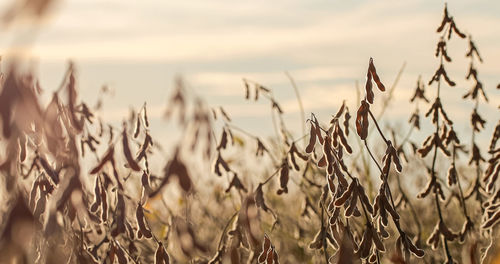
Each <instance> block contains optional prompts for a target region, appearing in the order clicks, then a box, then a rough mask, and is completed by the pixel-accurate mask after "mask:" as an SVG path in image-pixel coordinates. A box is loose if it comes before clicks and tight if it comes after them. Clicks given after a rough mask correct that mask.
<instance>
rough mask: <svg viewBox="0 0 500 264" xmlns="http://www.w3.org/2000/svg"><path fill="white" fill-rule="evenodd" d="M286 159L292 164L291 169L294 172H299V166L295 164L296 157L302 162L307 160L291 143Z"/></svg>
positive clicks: (293, 143)
mask: <svg viewBox="0 0 500 264" xmlns="http://www.w3.org/2000/svg"><path fill="white" fill-rule="evenodd" d="M288 157H289V158H290V162H291V163H292V166H293V169H294V170H296V171H300V167H299V164H297V159H296V157H299V158H300V159H301V160H303V161H307V160H308V158H307V156H306V155H304V154H303V153H301V152H300V151H299V150H298V149H297V146H296V145H295V142H292V145H291V146H290V150H288Z"/></svg>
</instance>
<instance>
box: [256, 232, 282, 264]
mask: <svg viewBox="0 0 500 264" xmlns="http://www.w3.org/2000/svg"><path fill="white" fill-rule="evenodd" d="M257 261H258V263H259V264H260V263H265V264H279V263H280V262H279V256H278V252H276V248H275V247H274V245H273V244H272V243H271V240H270V239H269V237H268V236H267V234H264V241H262V251H261V253H260V254H259V257H258V258H257Z"/></svg>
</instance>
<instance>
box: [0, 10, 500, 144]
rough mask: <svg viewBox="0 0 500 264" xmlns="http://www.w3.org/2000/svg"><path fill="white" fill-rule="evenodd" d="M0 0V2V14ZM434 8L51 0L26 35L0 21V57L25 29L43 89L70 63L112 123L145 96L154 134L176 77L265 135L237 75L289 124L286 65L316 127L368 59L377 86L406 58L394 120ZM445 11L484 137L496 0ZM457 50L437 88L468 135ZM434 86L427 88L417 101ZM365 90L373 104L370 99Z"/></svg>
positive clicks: (294, 111)
mask: <svg viewBox="0 0 500 264" xmlns="http://www.w3.org/2000/svg"><path fill="white" fill-rule="evenodd" d="M7 5H8V1H2V3H0V10H3V9H4V8H5V7H6V6H7ZM443 8H444V2H442V1H435V0H425V1H323V0H308V1H299V0H287V1H282V0H276V1H272V2H269V1H261V0H255V1H228V0H212V1H206V0H193V1H164V0H162V1H160V0H142V1H135V0H66V1H62V0H61V1H59V3H58V4H57V7H56V8H55V9H54V12H53V13H52V15H51V17H50V18H49V19H47V21H45V22H44V23H43V25H42V26H40V28H39V30H38V31H37V32H36V33H32V32H30V33H26V29H25V28H24V27H23V26H22V25H11V26H10V27H3V28H1V29H0V53H2V54H3V53H6V54H8V53H9V50H12V47H13V46H15V45H14V44H13V43H17V40H18V39H19V35H20V33H19V32H24V33H25V34H28V35H29V36H30V38H32V39H33V40H34V41H32V42H30V45H29V46H28V48H27V50H29V53H30V56H32V58H33V61H35V62H36V65H37V66H36V69H37V72H38V75H39V78H40V80H41V84H42V87H43V88H44V89H46V90H47V91H51V90H55V89H56V88H57V86H58V85H59V83H60V81H61V79H62V76H63V74H64V71H65V68H66V66H67V61H68V60H70V59H71V60H73V61H74V62H75V63H76V66H77V70H78V77H79V88H80V96H81V98H82V99H83V100H85V101H88V102H95V100H96V96H97V94H98V91H99V89H100V88H101V87H102V86H103V85H108V86H109V87H111V88H112V89H113V90H114V96H113V97H108V98H106V100H105V102H104V105H105V108H104V110H103V111H102V112H101V113H100V115H101V116H102V117H103V118H104V119H106V120H108V121H112V122H120V121H121V120H122V119H123V118H124V117H125V116H126V115H127V113H128V110H129V108H130V107H131V106H132V107H135V108H139V107H140V106H142V104H143V102H147V104H148V110H149V114H150V116H151V118H152V119H153V120H152V122H153V123H157V124H158V125H157V127H156V128H157V129H158V131H159V132H157V133H163V132H164V128H162V127H163V126H162V125H161V124H163V123H164V121H162V120H161V116H162V114H163V112H164V110H165V106H166V102H167V98H168V95H169V94H170V92H171V90H172V88H173V85H174V78H175V76H178V75H180V76H182V77H183V78H184V80H185V81H186V83H187V84H188V86H189V87H190V89H191V90H192V91H194V92H195V93H196V94H198V95H199V96H201V97H202V98H204V100H205V101H206V102H207V103H208V104H209V105H211V106H213V107H217V106H223V107H224V108H225V109H226V110H227V112H228V113H229V114H230V115H231V116H232V118H233V120H234V122H235V124H237V125H239V126H241V127H243V128H245V129H248V130H250V131H251V132H254V133H256V134H260V135H266V134H269V133H272V124H271V120H270V117H269V105H268V103H266V102H264V101H260V102H249V101H245V100H244V86H243V82H242V78H248V79H251V80H255V81H257V82H259V83H261V84H263V85H265V86H266V87H269V88H271V89H272V90H273V92H274V94H275V96H276V98H277V99H278V101H279V102H281V104H282V107H283V110H284V112H285V119H286V120H287V122H288V123H289V127H290V128H291V129H292V130H295V131H300V128H301V121H300V118H299V116H300V112H299V107H298V104H297V99H296V97H295V94H294V93H293V89H292V87H291V85H290V82H289V80H288V78H287V77H286V75H285V72H289V73H290V74H291V76H293V78H294V79H295V81H296V82H297V85H298V87H299V91H300V94H301V97H302V101H303V103H304V107H305V112H306V115H309V113H311V112H314V113H317V114H318V116H319V117H320V119H321V120H324V122H325V123H326V122H328V120H329V117H330V115H331V114H334V113H335V112H336V110H337V109H338V107H339V106H340V105H341V104H342V101H343V100H347V101H346V102H347V104H348V105H349V106H350V109H351V111H352V112H353V111H355V109H356V106H357V104H358V103H359V102H358V101H357V97H356V94H357V93H356V82H358V83H359V86H360V87H363V85H364V82H365V76H366V70H367V67H368V60H369V58H370V57H373V58H374V61H375V65H376V67H377V70H378V72H379V74H380V76H381V79H382V82H384V83H385V84H386V86H388V87H390V86H391V85H392V83H393V82H394V80H395V78H396V75H397V73H398V71H399V70H400V69H401V67H402V65H403V64H405V65H406V66H405V68H404V72H403V74H402V77H401V79H400V81H399V83H398V85H397V86H396V89H395V92H394V100H393V101H392V103H391V105H390V107H389V109H388V111H387V113H386V114H385V115H384V117H383V119H384V120H385V121H388V122H389V123H390V124H392V125H397V124H404V123H405V122H406V121H407V119H408V118H409V116H410V114H411V112H412V111H413V109H414V106H413V105H410V104H409V102H408V99H409V98H410V96H411V94H412V92H413V89H414V87H415V84H416V80H417V78H418V76H419V75H421V76H422V79H423V80H424V81H428V80H429V79H430V77H431V76H432V75H433V73H434V71H435V70H436V68H437V66H438V60H437V59H436V58H435V57H434V51H435V45H436V43H437V41H438V39H439V35H438V34H436V32H435V31H436V28H437V26H438V25H439V23H440V22H441V18H442V15H443ZM448 9H449V12H450V14H451V15H453V16H454V17H455V21H456V23H457V26H458V27H459V28H460V29H461V30H462V31H464V32H466V33H467V34H471V35H472V36H473V40H474V41H475V42H476V44H477V46H478V49H479V51H480V52H481V55H482V56H483V58H484V63H483V64H480V65H478V72H479V77H480V79H481V80H482V81H483V83H484V86H485V89H486V92H487V94H488V95H489V97H490V103H489V105H484V106H481V108H480V113H482V114H483V115H485V116H486V117H489V120H492V122H490V123H488V124H487V129H486V131H485V132H484V134H485V135H487V137H488V138H489V137H490V135H491V131H492V128H493V127H494V125H495V124H496V120H495V118H494V117H496V116H499V115H498V110H497V106H498V105H499V104H500V91H499V90H496V89H495V87H496V85H497V84H498V83H500V49H498V46H499V44H500V16H499V15H498V14H500V1H486V0H478V1H465V0H459V1H450V2H449V3H448ZM28 32H29V31H28ZM466 48H467V41H466V40H462V39H457V37H456V36H454V37H453V38H452V40H451V42H450V47H449V48H448V52H449V54H450V56H451V57H452V58H453V59H454V60H453V62H452V63H451V64H449V65H446V69H447V71H448V72H449V74H450V76H451V78H452V79H453V80H455V81H456V82H457V86H456V87H451V88H450V87H446V88H445V89H443V100H444V104H445V105H446V109H447V110H448V112H449V114H450V116H451V118H452V119H453V120H456V129H457V131H458V132H459V134H460V133H462V134H466V135H470V128H469V127H468V126H469V119H470V112H471V110H472V107H473V105H472V103H470V102H465V103H464V102H463V101H462V100H461V99H460V98H461V96H462V95H463V94H465V93H466V91H467V90H468V89H469V88H470V87H471V85H472V83H471V82H469V81H466V80H465V75H466V74H467V70H468V67H469V63H468V60H467V59H466V58H465V52H466ZM434 93H435V87H427V95H428V96H430V97H432V96H433V95H434ZM48 94H49V93H48ZM375 96H376V99H375V101H376V102H375V104H377V97H378V98H381V94H380V93H376V95H375ZM379 102H381V101H379ZM427 107H428V106H426V105H422V108H425V109H426V108H427ZM425 109H423V110H425ZM493 120H494V121H493ZM162 122H163V123H162ZM422 123H423V124H424V127H425V126H426V124H428V123H430V122H429V121H428V120H422ZM153 129H155V126H153ZM406 129H407V128H402V131H401V134H404V133H405V131H406ZM424 134H426V133H422V135H424ZM296 136H300V135H299V134H297V135H296ZM417 137H418V135H417Z"/></svg>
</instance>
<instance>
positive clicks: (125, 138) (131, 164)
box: [122, 125, 141, 171]
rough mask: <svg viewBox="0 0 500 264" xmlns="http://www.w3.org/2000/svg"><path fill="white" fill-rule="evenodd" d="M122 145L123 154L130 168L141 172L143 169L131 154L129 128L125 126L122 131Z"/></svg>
mask: <svg viewBox="0 0 500 264" xmlns="http://www.w3.org/2000/svg"><path fill="white" fill-rule="evenodd" d="M122 145H123V154H124V155H125V158H126V159H127V163H128V166H129V168H131V169H132V170H134V171H141V167H139V164H137V162H136V161H135V160H134V158H133V157H132V153H131V152H130V148H129V145H128V136H127V127H126V126H125V125H124V127H123V131H122Z"/></svg>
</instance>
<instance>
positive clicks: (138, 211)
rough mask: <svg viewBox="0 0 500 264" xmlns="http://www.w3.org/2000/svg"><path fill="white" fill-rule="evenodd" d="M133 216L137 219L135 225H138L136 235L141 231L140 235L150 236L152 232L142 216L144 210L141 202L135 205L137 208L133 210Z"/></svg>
mask: <svg viewBox="0 0 500 264" xmlns="http://www.w3.org/2000/svg"><path fill="white" fill-rule="evenodd" d="M135 217H136V219H137V225H138V230H137V236H139V233H141V234H142V235H144V237H145V238H152V237H153V234H152V233H151V230H150V229H149V228H148V226H147V225H146V219H145V218H144V210H143V208H142V205H141V204H138V205H137V209H136V211H135Z"/></svg>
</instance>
